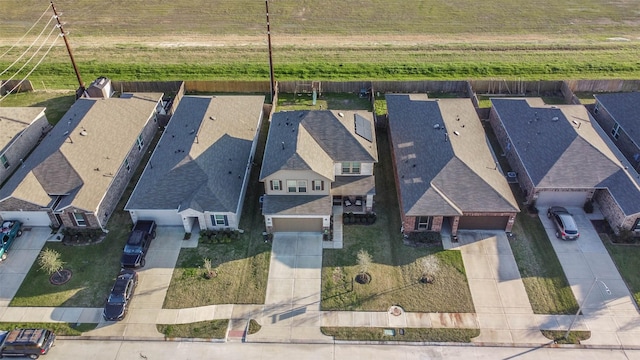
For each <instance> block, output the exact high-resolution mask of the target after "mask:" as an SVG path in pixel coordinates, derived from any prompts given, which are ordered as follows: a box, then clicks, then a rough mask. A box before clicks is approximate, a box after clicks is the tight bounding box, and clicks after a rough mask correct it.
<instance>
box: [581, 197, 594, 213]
mask: <svg viewBox="0 0 640 360" xmlns="http://www.w3.org/2000/svg"><path fill="white" fill-rule="evenodd" d="M583 209H584V212H585V213H587V214H591V213H593V201H591V200H589V201H587V202H585V203H584V206H583Z"/></svg>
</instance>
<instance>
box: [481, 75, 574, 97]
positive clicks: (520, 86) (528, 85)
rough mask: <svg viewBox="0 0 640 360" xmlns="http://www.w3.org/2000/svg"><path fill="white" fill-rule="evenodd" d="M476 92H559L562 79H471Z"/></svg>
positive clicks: (539, 94) (540, 93) (530, 93)
mask: <svg viewBox="0 0 640 360" xmlns="http://www.w3.org/2000/svg"><path fill="white" fill-rule="evenodd" d="M469 83H470V84H471V88H472V89H473V91H474V92H475V93H476V94H505V95H536V96H541V95H544V94H553V93H559V92H560V88H561V87H562V81H543V80H540V81H523V80H500V79H496V80H470V81H469Z"/></svg>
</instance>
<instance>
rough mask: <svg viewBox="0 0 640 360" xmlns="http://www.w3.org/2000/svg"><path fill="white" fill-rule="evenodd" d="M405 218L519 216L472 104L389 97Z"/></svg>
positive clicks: (410, 97) (420, 97) (389, 109)
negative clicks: (480, 214) (483, 214)
mask: <svg viewBox="0 0 640 360" xmlns="http://www.w3.org/2000/svg"><path fill="white" fill-rule="evenodd" d="M386 100H387V109H388V113H389V129H390V136H391V139H392V142H393V147H394V156H395V159H394V161H395V163H396V168H397V171H398V180H399V182H400V184H398V186H399V189H400V196H401V197H402V206H403V212H404V213H405V214H406V215H410V216H433V215H444V216H450V215H462V214H463V213H465V212H517V211H519V208H518V205H517V202H516V200H515V198H514V196H513V194H512V192H511V189H510V188H509V185H508V183H507V181H506V179H505V178H504V176H503V174H501V173H500V171H499V170H498V169H497V168H496V165H495V159H494V157H493V156H492V153H491V151H490V149H489V147H488V145H487V141H486V138H485V134H484V130H483V128H482V124H481V122H480V119H479V118H478V116H477V114H476V112H475V109H474V108H473V105H472V104H471V101H470V100H469V99H434V100H429V99H427V96H426V95H424V94H420V95H396V94H389V95H387V96H386Z"/></svg>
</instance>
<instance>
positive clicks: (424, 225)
mask: <svg viewBox="0 0 640 360" xmlns="http://www.w3.org/2000/svg"><path fill="white" fill-rule="evenodd" d="M432 222H433V217H431V216H418V217H416V230H431V223H432Z"/></svg>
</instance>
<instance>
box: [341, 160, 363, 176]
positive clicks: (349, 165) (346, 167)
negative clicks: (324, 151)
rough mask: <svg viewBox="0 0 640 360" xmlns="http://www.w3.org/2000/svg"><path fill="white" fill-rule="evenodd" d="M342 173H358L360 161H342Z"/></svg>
mask: <svg viewBox="0 0 640 360" xmlns="http://www.w3.org/2000/svg"><path fill="white" fill-rule="evenodd" d="M342 173H343V174H360V163H359V162H357V161H354V162H343V163H342Z"/></svg>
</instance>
